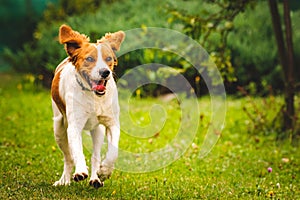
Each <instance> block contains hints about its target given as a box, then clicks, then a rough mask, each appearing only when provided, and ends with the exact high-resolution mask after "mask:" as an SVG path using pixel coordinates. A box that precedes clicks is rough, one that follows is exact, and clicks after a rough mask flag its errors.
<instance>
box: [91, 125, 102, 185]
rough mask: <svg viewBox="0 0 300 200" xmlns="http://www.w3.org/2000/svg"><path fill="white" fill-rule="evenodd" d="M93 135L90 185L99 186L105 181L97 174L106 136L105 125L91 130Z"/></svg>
mask: <svg viewBox="0 0 300 200" xmlns="http://www.w3.org/2000/svg"><path fill="white" fill-rule="evenodd" d="M91 136H92V141H93V154H92V158H91V165H92V170H91V178H90V185H91V186H93V187H94V188H99V187H102V186H103V182H101V181H100V179H99V178H98V176H97V171H98V169H99V168H100V162H101V157H100V153H101V147H102V144H103V141H104V136H105V127H104V126H103V125H99V126H97V127H96V128H95V129H94V130H92V131H91Z"/></svg>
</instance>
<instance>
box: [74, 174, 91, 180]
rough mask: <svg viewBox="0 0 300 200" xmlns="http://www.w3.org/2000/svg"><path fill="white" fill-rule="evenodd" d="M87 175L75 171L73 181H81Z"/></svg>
mask: <svg viewBox="0 0 300 200" xmlns="http://www.w3.org/2000/svg"><path fill="white" fill-rule="evenodd" d="M87 177H88V175H87V174H86V173H84V172H83V173H75V174H74V175H73V179H74V181H76V182H78V181H82V180H84V179H86V178H87Z"/></svg>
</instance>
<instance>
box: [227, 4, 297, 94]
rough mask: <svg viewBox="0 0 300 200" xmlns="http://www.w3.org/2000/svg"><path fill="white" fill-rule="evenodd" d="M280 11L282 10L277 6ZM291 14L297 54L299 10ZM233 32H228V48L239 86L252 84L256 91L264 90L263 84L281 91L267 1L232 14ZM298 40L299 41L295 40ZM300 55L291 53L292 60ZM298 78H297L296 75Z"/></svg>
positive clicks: (279, 72)
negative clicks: (234, 14) (230, 51)
mask: <svg viewBox="0 0 300 200" xmlns="http://www.w3.org/2000/svg"><path fill="white" fill-rule="evenodd" d="M280 10H282V9H281V8H280ZM291 17H292V22H293V29H294V30H293V31H294V35H293V36H294V42H295V43H294V48H295V53H296V55H299V54H300V48H299V47H298V46H299V45H295V44H297V41H299V40H300V34H299V31H300V27H299V26H298V25H297V24H296V23H297V22H298V21H299V19H300V11H299V10H298V11H297V12H295V13H294V14H293V15H291ZM234 27H235V28H234V31H233V32H232V33H231V34H230V35H229V39H228V47H229V48H230V49H231V50H232V58H233V65H234V67H235V71H236V76H237V77H238V84H239V85H243V86H244V85H253V84H254V85H255V87H256V90H257V91H262V92H267V87H266V86H267V85H271V86H272V87H273V88H274V89H280V90H282V89H283V87H284V81H283V74H282V70H281V66H280V65H279V64H280V63H279V57H278V54H277V46H276V41H275V34H274V31H273V27H272V21H271V16H270V11H269V7H268V4H267V2H259V3H257V5H256V7H255V9H254V10H253V9H247V10H246V11H245V12H244V13H242V14H240V15H239V16H237V17H236V19H235V21H234ZM298 43H299V42H298ZM299 58H300V57H299V56H295V59H296V62H297V63H299V62H300V59H299ZM298 81H299V78H298Z"/></svg>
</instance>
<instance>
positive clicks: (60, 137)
mask: <svg viewBox="0 0 300 200" xmlns="http://www.w3.org/2000/svg"><path fill="white" fill-rule="evenodd" d="M54 135H55V140H56V143H57V144H58V146H59V148H60V149H61V151H62V152H63V155H64V171H63V174H62V176H61V178H60V179H59V180H58V181H56V182H55V183H54V186H57V185H69V184H70V180H71V172H72V168H73V160H72V157H71V154H70V151H69V144H68V137H67V130H66V127H65V126H64V121H63V116H62V115H60V116H57V117H54Z"/></svg>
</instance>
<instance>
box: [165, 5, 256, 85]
mask: <svg viewBox="0 0 300 200" xmlns="http://www.w3.org/2000/svg"><path fill="white" fill-rule="evenodd" d="M252 2H253V1H252V0H247V1H245V0H241V1H227V0H225V1H223V0H219V1H218V0H217V1H203V2H202V7H201V8H200V10H199V11H198V13H197V14H190V12H189V11H188V10H186V9H181V8H180V7H179V8H172V7H171V8H170V13H171V14H172V17H171V18H169V21H170V22H172V23H178V22H179V23H182V24H183V26H184V27H183V32H184V33H185V34H187V35H188V36H190V37H192V38H193V39H195V40H197V41H199V42H200V44H201V45H202V46H204V48H206V49H208V51H209V52H210V53H211V56H212V58H213V60H214V62H215V63H216V65H217V66H218V67H219V70H220V71H221V73H222V75H223V77H224V78H225V79H226V80H227V81H229V82H232V81H235V80H236V78H235V76H234V70H233V66H232V64H231V51H230V50H229V49H228V48H227V36H228V34H229V33H230V32H231V31H232V29H233V20H234V19H235V17H236V16H237V15H238V14H239V13H241V12H243V11H244V10H245V8H246V6H247V5H248V4H251V3H252Z"/></svg>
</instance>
